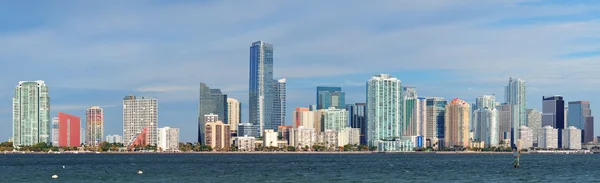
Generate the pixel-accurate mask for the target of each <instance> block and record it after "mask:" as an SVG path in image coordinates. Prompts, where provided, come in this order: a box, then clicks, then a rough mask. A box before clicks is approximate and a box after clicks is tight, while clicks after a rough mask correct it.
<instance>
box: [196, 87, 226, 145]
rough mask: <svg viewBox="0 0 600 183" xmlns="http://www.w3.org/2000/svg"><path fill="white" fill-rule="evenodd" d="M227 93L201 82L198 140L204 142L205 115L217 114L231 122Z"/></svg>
mask: <svg viewBox="0 0 600 183" xmlns="http://www.w3.org/2000/svg"><path fill="white" fill-rule="evenodd" d="M227 104H228V103H227V95H226V94H223V93H222V92H221V89H211V88H210V87H208V86H207V85H206V84H204V83H200V93H199V98H198V142H200V143H204V139H203V138H204V136H205V135H204V126H205V124H206V121H205V118H204V115H207V114H216V115H218V116H220V117H221V118H222V119H221V121H222V122H223V123H225V124H229V121H228V120H229V119H228V117H227V115H228V114H229V112H228V109H229V107H228V106H227Z"/></svg>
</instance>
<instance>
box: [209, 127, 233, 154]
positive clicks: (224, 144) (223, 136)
mask: <svg viewBox="0 0 600 183" xmlns="http://www.w3.org/2000/svg"><path fill="white" fill-rule="evenodd" d="M205 128H206V129H205V133H204V135H206V137H205V138H206V144H205V145H207V146H210V147H211V148H213V149H229V148H230V147H231V129H230V125H229V124H225V123H223V122H222V121H216V122H206V126H205Z"/></svg>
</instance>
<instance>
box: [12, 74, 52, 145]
mask: <svg viewBox="0 0 600 183" xmlns="http://www.w3.org/2000/svg"><path fill="white" fill-rule="evenodd" d="M12 111H13V146H15V147H20V146H31V145H34V144H37V143H40V142H45V143H46V144H48V143H50V140H52V139H51V138H50V131H51V129H50V97H49V96H48V86H46V84H45V83H44V81H19V85H17V87H16V88H15V95H14V98H13V110H12Z"/></svg>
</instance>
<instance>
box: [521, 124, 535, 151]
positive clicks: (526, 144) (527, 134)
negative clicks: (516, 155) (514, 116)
mask: <svg viewBox="0 0 600 183" xmlns="http://www.w3.org/2000/svg"><path fill="white" fill-rule="evenodd" d="M519 133H520V134H519V135H520V137H521V139H520V140H521V142H520V143H521V149H529V148H531V147H533V133H532V131H531V129H529V128H528V127H527V126H521V128H520V129H519Z"/></svg>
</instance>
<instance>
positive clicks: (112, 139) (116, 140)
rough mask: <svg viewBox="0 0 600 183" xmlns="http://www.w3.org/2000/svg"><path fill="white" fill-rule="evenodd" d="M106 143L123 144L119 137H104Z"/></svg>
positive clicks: (121, 138)
mask: <svg viewBox="0 0 600 183" xmlns="http://www.w3.org/2000/svg"><path fill="white" fill-rule="evenodd" d="M106 142H108V143H111V144H112V143H123V137H122V136H120V135H108V136H106Z"/></svg>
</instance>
